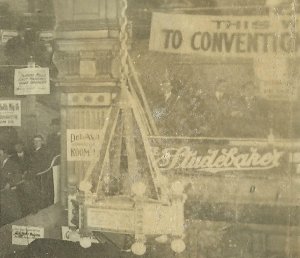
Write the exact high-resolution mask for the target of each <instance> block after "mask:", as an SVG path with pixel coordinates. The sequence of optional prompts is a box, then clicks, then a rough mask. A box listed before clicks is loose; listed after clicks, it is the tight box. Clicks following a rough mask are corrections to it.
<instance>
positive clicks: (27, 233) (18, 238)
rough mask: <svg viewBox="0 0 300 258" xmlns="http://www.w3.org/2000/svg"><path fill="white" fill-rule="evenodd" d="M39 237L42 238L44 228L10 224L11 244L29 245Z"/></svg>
mask: <svg viewBox="0 0 300 258" xmlns="http://www.w3.org/2000/svg"><path fill="white" fill-rule="evenodd" d="M39 238H44V228H41V227H30V226H18V225H12V244H13V245H29V244H30V243H31V242H32V241H34V240H35V239H39Z"/></svg>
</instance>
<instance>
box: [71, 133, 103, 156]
mask: <svg viewBox="0 0 300 258" xmlns="http://www.w3.org/2000/svg"><path fill="white" fill-rule="evenodd" d="M102 140H103V133H102V131H101V130H93V129H69V130H67V160H68V161H91V160H95V159H97V158H98V157H99V154H100V147H101V143H102Z"/></svg>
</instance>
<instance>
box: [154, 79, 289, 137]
mask: <svg viewBox="0 0 300 258" xmlns="http://www.w3.org/2000/svg"><path fill="white" fill-rule="evenodd" d="M161 88H162V93H163V94H164V100H163V102H162V103H161V104H160V106H159V107H157V108H156V109H154V117H155V118H156V123H157V124H158V127H159V131H160V134H161V135H170V136H189V137H229V138H231V137H233V138H237V137H238V138H267V137H268V136H269V135H270V134H271V133H274V134H276V135H275V137H283V138H285V137H289V135H287V134H288V133H290V132H291V130H289V128H290V127H291V126H290V125H289V114H290V113H291V112H285V111H284V107H285V105H284V103H283V104H280V109H279V110H277V109H278V108H277V109H276V107H278V104H277V105H276V103H275V104H274V103H272V102H270V101H268V100H266V99H263V98H262V97H260V96H259V88H258V86H257V85H256V84H255V82H253V81H246V82H245V83H243V84H242V85H240V87H239V88H237V89H236V91H234V92H231V91H230V90H229V89H228V88H229V87H228V82H226V81H225V80H218V81H217V82H216V83H215V85H213V87H210V88H207V87H203V88H201V87H199V85H188V84H185V83H184V82H183V81H181V80H180V79H171V80H170V81H168V82H167V83H165V84H163V85H162V87H161ZM288 104H289V103H287V104H286V106H288ZM288 127H289V128H288Z"/></svg>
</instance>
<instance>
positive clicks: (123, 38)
mask: <svg viewBox="0 0 300 258" xmlns="http://www.w3.org/2000/svg"><path fill="white" fill-rule="evenodd" d="M127 7H128V3H127V0H121V30H120V44H121V47H120V58H121V66H120V74H121V78H120V81H121V87H127V78H128V63H127V59H128V51H127V40H128V32H127V25H128V19H127V14H126V12H127Z"/></svg>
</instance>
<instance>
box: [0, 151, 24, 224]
mask: <svg viewBox="0 0 300 258" xmlns="http://www.w3.org/2000/svg"><path fill="white" fill-rule="evenodd" d="M12 155H13V151H12V150H9V149H7V148H3V147H1V148H0V164H1V172H0V184H1V223H0V224H1V226H2V225H5V224H8V223H11V222H13V221H15V220H18V219H20V218H21V217H22V211H21V205H20V202H19V200H18V195H17V191H16V189H17V185H18V184H19V183H20V182H21V180H22V172H21V169H20V167H19V165H18V163H17V162H16V161H15V160H14V159H13V158H12Z"/></svg>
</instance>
